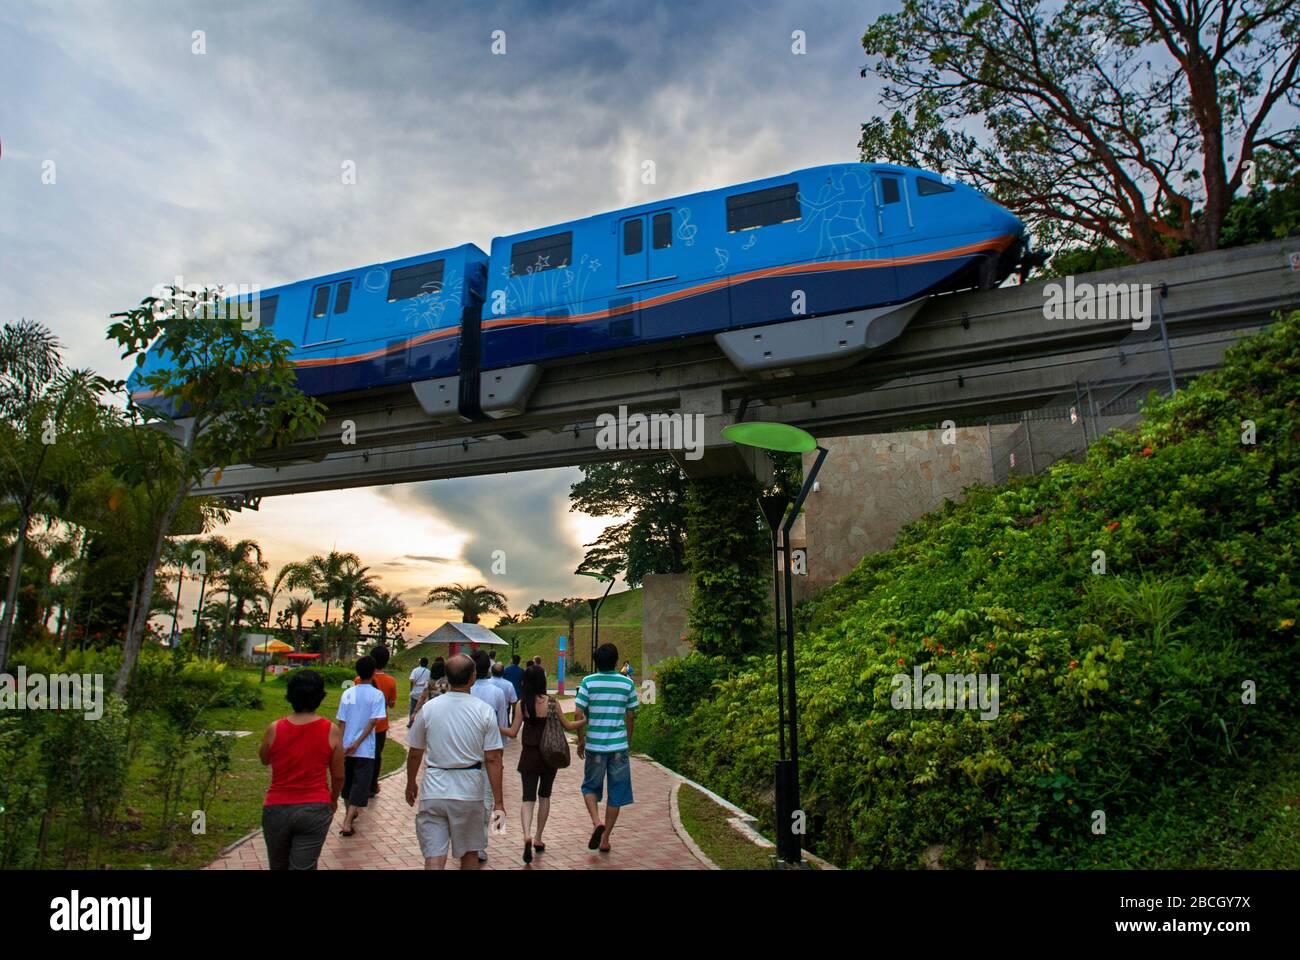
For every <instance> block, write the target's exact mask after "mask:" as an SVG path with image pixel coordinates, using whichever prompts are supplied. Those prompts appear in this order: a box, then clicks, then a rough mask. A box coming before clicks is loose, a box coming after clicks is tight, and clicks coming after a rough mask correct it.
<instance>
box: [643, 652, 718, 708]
mask: <svg viewBox="0 0 1300 960" xmlns="http://www.w3.org/2000/svg"><path fill="white" fill-rule="evenodd" d="M736 669H738V667H737V665H736V664H734V663H732V662H731V661H729V660H728V659H727V658H726V657H710V656H706V655H705V654H703V653H699V652H693V653H690V654H687V655H686V656H684V657H669V658H668V659H666V660H662V661H660V663H659V664H658V665H657V666H656V667H655V682H656V684H657V687H658V689H657V691H656V695H657V696H658V697H659V698H661V700H662V703H663V710H664V714H665V715H666V716H669V717H685V716H687V715H688V714H690V712H691V711H692V710H694V709H695V707H696V706H697V705H698V704H699V703H700V702H701V701H703V700H705V699H707V698H709V697H711V696H713V695H714V686H715V684H716V683H717V682H718V681H719V680H720V679H722V678H723V677H726V676H727V675H728V674H729V673H732V672H734V671H735V670H736Z"/></svg>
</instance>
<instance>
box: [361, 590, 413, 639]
mask: <svg viewBox="0 0 1300 960" xmlns="http://www.w3.org/2000/svg"><path fill="white" fill-rule="evenodd" d="M362 610H363V611H364V612H365V615H366V616H367V617H369V618H370V619H371V620H372V621H373V622H372V623H371V625H370V629H371V630H374V629H375V627H376V626H378V627H379V640H380V642H381V643H383V644H385V645H387V644H388V625H389V624H390V623H393V622H397V623H399V624H400V623H402V622H403V621H404V620H406V618H407V616H408V614H409V613H410V611H409V610H408V609H407V606H406V601H405V600H403V599H402V598H401V597H399V596H398V595H397V594H395V593H380V594H377V595H376V596H373V597H370V598H369V599H367V600H366V601H365V602H364V603H363V604H362ZM399 629H400V628H399Z"/></svg>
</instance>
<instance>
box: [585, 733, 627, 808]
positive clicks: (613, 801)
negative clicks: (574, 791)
mask: <svg viewBox="0 0 1300 960" xmlns="http://www.w3.org/2000/svg"><path fill="white" fill-rule="evenodd" d="M586 754H587V757H586V761H585V766H584V767H583V769H582V792H583V793H584V794H588V793H593V794H595V795H596V802H597V803H600V797H601V788H602V787H603V786H604V783H605V778H606V777H607V776H608V777H609V805H610V806H611V807H626V806H628V805H629V804H630V803H631V802H632V760H631V758H630V757H629V756H628V754H627V751H626V750H619V751H617V752H615V753H595V752H593V751H592V749H591V747H588V748H587V750H586Z"/></svg>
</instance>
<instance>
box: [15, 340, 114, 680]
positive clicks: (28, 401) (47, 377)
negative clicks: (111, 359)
mask: <svg viewBox="0 0 1300 960" xmlns="http://www.w3.org/2000/svg"><path fill="white" fill-rule="evenodd" d="M106 387H107V382H106V381H103V380H102V379H101V378H98V377H95V376H94V375H93V374H91V373H90V372H89V371H78V370H74V371H66V370H65V369H64V366H63V360H62V358H61V357H60V355H59V342H58V340H57V339H56V338H55V336H54V334H53V333H52V332H51V331H50V330H49V329H48V328H47V327H45V326H43V325H42V324H39V323H35V322H33V321H30V320H19V321H18V322H17V323H6V324H5V325H4V326H0V428H3V437H0V450H3V451H4V454H5V461H4V464H3V466H4V469H3V470H0V475H3V478H4V480H5V483H4V487H5V489H4V490H3V491H0V492H2V493H3V494H5V495H7V496H8V497H9V498H10V499H12V500H13V501H14V502H15V503H16V505H17V508H18V510H17V512H18V517H17V524H16V526H15V529H16V534H17V535H16V536H15V537H14V541H13V545H12V546H13V552H12V555H11V557H10V561H9V572H8V573H9V575H8V587H7V589H6V591H5V597H4V612H3V615H2V616H0V671H3V670H4V669H5V667H6V665H7V664H8V660H9V646H10V636H11V633H12V630H13V623H14V613H15V607H16V605H17V599H18V587H19V581H20V579H21V577H22V566H23V552H24V551H25V549H26V547H27V540H28V532H29V530H30V529H31V524H32V520H33V519H34V518H35V517H36V516H37V515H38V514H40V513H41V512H43V511H44V507H43V506H42V504H43V502H44V501H45V500H47V499H48V496H49V493H50V491H49V487H50V479H49V475H50V474H51V473H55V474H57V473H60V472H62V471H63V470H65V469H66V467H67V466H69V465H72V466H75V462H74V463H72V464H68V463H66V462H65V461H69V460H72V461H75V459H76V452H75V451H73V450H71V449H70V445H69V444H54V443H50V442H48V440H46V439H45V437H44V433H45V429H46V427H47V425H50V424H53V425H54V426H55V428H56V429H57V430H59V431H64V432H67V431H68V430H69V427H70V423H69V421H70V420H71V419H72V417H74V416H75V417H76V418H77V420H78V421H80V420H81V419H82V415H81V414H82V412H83V411H86V412H89V411H87V408H96V407H98V406H99V401H98V394H99V393H100V392H101V390H103V389H105V388H106ZM86 422H89V420H87V421H86ZM56 447H58V448H59V449H58V450H55V448H56ZM52 451H53V452H52Z"/></svg>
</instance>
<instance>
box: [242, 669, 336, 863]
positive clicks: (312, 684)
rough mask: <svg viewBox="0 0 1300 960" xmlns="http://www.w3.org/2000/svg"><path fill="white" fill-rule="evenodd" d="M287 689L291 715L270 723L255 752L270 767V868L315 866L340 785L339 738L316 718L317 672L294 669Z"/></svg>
mask: <svg viewBox="0 0 1300 960" xmlns="http://www.w3.org/2000/svg"><path fill="white" fill-rule="evenodd" d="M288 687H289V689H288V691H287V692H286V694H285V699H287V700H288V701H289V703H290V704H291V705H292V706H293V715H292V716H288V717H282V718H281V719H279V720H277V721H275V722H274V723H272V724H270V725H269V726H268V727H267V728H266V733H265V734H264V735H263V736H262V746H261V748H260V749H259V750H258V756H260V757H261V758H262V763H263V765H267V764H269V765H270V767H271V786H270V789H268V790H267V791H266V802H265V803H264V804H263V805H262V836H263V837H264V838H265V840H266V853H267V857H268V859H269V860H270V862H271V869H272V870H315V869H316V860H317V859H318V858H319V857H320V851H321V847H323V846H324V845H325V837H326V836H328V835H329V829H330V824H331V823H332V822H333V821H334V813H335V811H336V810H338V805H339V792H340V790H341V789H342V787H343V737H342V734H340V733H339V728H338V727H337V726H335V725H334V724H332V723H330V721H329V720H327V719H325V718H324V717H318V716H316V708H317V707H319V706H320V705H321V701H322V700H324V699H325V681H323V680H322V679H321V677H320V674H318V673H316V672H315V671H312V670H297V671H295V672H294V674H293V676H291V677H290V678H289V684H288ZM327 778H328V783H327Z"/></svg>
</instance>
